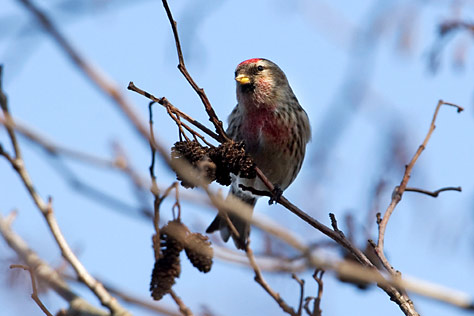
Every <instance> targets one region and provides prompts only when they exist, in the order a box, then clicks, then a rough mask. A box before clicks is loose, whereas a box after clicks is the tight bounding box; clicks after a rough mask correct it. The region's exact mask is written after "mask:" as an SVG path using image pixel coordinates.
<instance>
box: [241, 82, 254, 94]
mask: <svg viewBox="0 0 474 316" xmlns="http://www.w3.org/2000/svg"><path fill="white" fill-rule="evenodd" d="M240 91H242V92H243V93H251V92H254V91H255V85H254V84H253V83H247V84H242V85H240Z"/></svg>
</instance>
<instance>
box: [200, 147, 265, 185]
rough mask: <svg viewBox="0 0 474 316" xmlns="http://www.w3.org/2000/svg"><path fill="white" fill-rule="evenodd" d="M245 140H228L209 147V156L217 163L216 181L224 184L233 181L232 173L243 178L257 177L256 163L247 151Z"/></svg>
mask: <svg viewBox="0 0 474 316" xmlns="http://www.w3.org/2000/svg"><path fill="white" fill-rule="evenodd" d="M244 147H245V146H244V143H243V142H226V143H223V144H221V145H220V146H219V147H216V148H211V149H209V153H208V154H209V157H210V158H211V160H212V162H214V163H215V164H216V181H217V182H218V183H220V184H222V185H229V184H230V183H231V178H230V173H233V174H236V175H239V176H240V177H243V178H255V176H256V172H255V163H254V162H253V160H252V158H250V156H248V155H247V154H246V153H245V148H244Z"/></svg>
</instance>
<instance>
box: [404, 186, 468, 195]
mask: <svg viewBox="0 0 474 316" xmlns="http://www.w3.org/2000/svg"><path fill="white" fill-rule="evenodd" d="M405 191H406V192H418V193H422V194H426V195H429V196H432V197H438V195H439V194H440V193H441V192H444V191H458V192H462V188H461V187H446V188H441V189H438V190H436V191H427V190H423V189H418V188H405Z"/></svg>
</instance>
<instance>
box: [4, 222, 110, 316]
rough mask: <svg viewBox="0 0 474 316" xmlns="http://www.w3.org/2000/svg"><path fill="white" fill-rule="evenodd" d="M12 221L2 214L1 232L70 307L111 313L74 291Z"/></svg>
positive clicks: (81, 312)
mask: <svg viewBox="0 0 474 316" xmlns="http://www.w3.org/2000/svg"><path fill="white" fill-rule="evenodd" d="M11 221H12V220H11V219H9V218H3V217H2V216H1V215H0V234H1V235H2V236H3V238H4V239H5V241H6V242H7V244H8V245H9V246H10V248H12V249H13V250H14V251H15V252H16V254H17V255H18V257H19V258H20V259H21V260H22V261H23V262H24V263H25V264H26V265H27V266H28V267H31V269H32V270H33V271H34V273H35V275H36V276H37V278H38V279H39V280H40V281H41V282H45V283H46V284H47V285H48V286H49V287H51V288H52V289H53V290H54V291H55V292H56V293H58V294H59V295H60V296H61V297H62V298H63V299H64V300H66V301H67V302H69V306H70V309H73V310H75V311H77V312H79V314H78V315H85V314H87V315H97V316H107V315H109V313H107V312H105V311H102V310H100V309H98V308H96V307H94V306H92V305H90V304H89V303H88V302H87V301H85V300H84V299H82V298H81V297H79V296H78V295H77V294H76V293H74V292H73V291H72V290H71V289H70V288H69V286H68V285H67V283H66V282H65V281H64V280H63V279H62V278H61V276H60V275H59V274H58V273H57V271H55V270H54V269H53V268H51V267H50V266H49V265H48V264H47V263H46V262H44V261H43V260H41V259H40V258H39V257H38V255H37V254H36V253H35V252H34V251H33V250H31V249H30V248H29V247H28V245H27V244H26V242H25V241H24V240H23V239H21V237H20V236H18V235H17V234H15V233H14V232H13V231H12V229H11V227H10V225H11Z"/></svg>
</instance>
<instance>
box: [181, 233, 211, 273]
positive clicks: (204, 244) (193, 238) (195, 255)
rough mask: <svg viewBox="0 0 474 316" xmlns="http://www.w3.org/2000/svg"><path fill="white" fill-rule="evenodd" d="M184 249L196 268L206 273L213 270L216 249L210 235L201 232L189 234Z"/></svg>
mask: <svg viewBox="0 0 474 316" xmlns="http://www.w3.org/2000/svg"><path fill="white" fill-rule="evenodd" d="M184 250H185V252H186V256H188V259H189V261H191V263H192V265H193V266H194V267H195V268H196V269H198V270H199V271H201V272H204V273H207V272H209V271H211V267H212V257H213V256H214V250H213V249H212V247H211V243H210V241H209V238H208V237H206V236H203V235H201V234H199V233H193V234H189V236H188V237H187V238H186V246H185V248H184Z"/></svg>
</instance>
